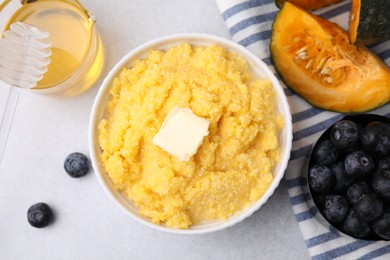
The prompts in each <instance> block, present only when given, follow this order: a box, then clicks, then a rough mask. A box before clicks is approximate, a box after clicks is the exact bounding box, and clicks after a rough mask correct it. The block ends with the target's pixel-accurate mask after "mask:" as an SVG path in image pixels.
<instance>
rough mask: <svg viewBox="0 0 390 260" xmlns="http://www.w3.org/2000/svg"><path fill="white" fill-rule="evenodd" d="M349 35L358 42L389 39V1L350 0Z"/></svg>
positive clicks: (365, 42)
mask: <svg viewBox="0 0 390 260" xmlns="http://www.w3.org/2000/svg"><path fill="white" fill-rule="evenodd" d="M349 36H350V38H351V42H352V43H360V44H372V43H377V42H381V41H384V40H387V39H390V1H389V0H352V8H351V13H350V22H349Z"/></svg>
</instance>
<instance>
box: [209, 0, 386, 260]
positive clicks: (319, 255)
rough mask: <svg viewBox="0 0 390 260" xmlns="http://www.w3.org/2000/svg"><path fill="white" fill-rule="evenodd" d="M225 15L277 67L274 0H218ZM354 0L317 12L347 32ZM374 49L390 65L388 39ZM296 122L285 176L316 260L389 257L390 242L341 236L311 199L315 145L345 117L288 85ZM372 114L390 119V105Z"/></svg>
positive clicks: (237, 36)
mask: <svg viewBox="0 0 390 260" xmlns="http://www.w3.org/2000/svg"><path fill="white" fill-rule="evenodd" d="M216 2H217V5H218V7H219V9H220V11H221V14H222V17H223V19H224V21H225V22H226V25H227V27H228V29H229V31H230V34H231V36H232V38H233V40H234V41H236V42H238V43H239V44H241V45H243V46H245V47H247V48H248V49H249V50H250V51H252V52H253V53H254V54H255V55H257V56H258V57H259V58H261V59H262V60H263V61H264V62H265V63H267V64H268V65H269V66H270V67H271V69H274V68H273V66H272V63H271V59H270V52H269V39H270V36H271V25H272V22H273V18H274V16H275V14H276V13H277V12H278V9H277V8H276V6H275V3H274V0H249V1H248V0H216ZM350 7H351V3H350V1H342V2H341V3H339V4H336V5H332V6H330V7H326V8H322V9H320V10H317V11H316V12H315V13H316V14H319V15H321V16H323V17H325V18H327V19H329V20H331V21H333V22H336V23H338V24H339V25H341V26H342V27H344V28H345V29H346V28H347V27H348V20H349V11H350ZM371 49H372V50H373V51H374V52H375V53H377V54H378V55H379V57H381V58H382V59H383V60H385V62H386V63H387V64H388V65H389V64H390V41H386V42H383V43H381V44H378V45H375V46H372V47H371ZM285 93H286V95H287V97H288V101H289V105H290V108H291V112H292V120H293V137H294V139H293V147H292V152H291V159H290V162H289V166H288V168H287V171H286V173H285V179H286V181H287V186H288V194H289V196H290V202H291V205H292V208H293V211H294V213H295V216H296V219H297V221H298V225H299V227H300V230H301V232H302V236H303V239H304V240H305V243H306V246H307V248H308V250H309V254H310V255H311V257H312V259H334V258H343V259H373V258H387V259H390V243H389V242H384V241H380V242H373V241H364V240H357V239H353V238H350V237H346V236H343V235H341V234H339V232H337V230H335V229H334V228H332V227H329V225H326V224H322V221H321V218H322V217H321V216H320V214H319V213H318V212H317V210H316V209H315V207H314V204H313V201H312V200H311V199H310V196H309V193H308V187H307V180H306V177H305V163H306V162H307V159H308V156H309V154H310V152H311V148H312V145H313V143H314V142H315V141H316V140H317V139H318V137H319V136H320V135H321V134H322V133H323V132H324V130H325V129H326V128H328V127H329V126H330V125H332V124H333V123H334V122H336V121H338V120H339V119H341V118H343V117H344V115H343V114H339V113H334V112H328V111H323V110H321V109H318V108H314V107H312V106H311V105H310V104H308V103H307V102H305V101H304V100H303V99H302V98H301V97H299V96H298V95H296V94H295V93H294V92H292V91H291V90H290V89H288V88H286V87H285ZM370 113H375V114H381V115H386V116H387V117H390V104H388V105H386V106H383V107H381V108H379V109H377V110H375V111H371V112H370Z"/></svg>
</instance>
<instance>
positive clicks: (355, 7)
mask: <svg viewBox="0 0 390 260" xmlns="http://www.w3.org/2000/svg"><path fill="white" fill-rule="evenodd" d="M359 21H360V1H352V4H351V13H350V18H349V37H350V39H351V43H355V42H356V38H357V29H358V26H359Z"/></svg>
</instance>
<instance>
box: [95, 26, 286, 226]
mask: <svg viewBox="0 0 390 260" xmlns="http://www.w3.org/2000/svg"><path fill="white" fill-rule="evenodd" d="M191 40H192V41H203V42H207V44H209V45H210V44H212V43H215V44H217V45H219V46H222V47H224V48H225V49H227V50H229V51H233V52H235V53H237V54H238V55H240V56H242V57H243V58H245V57H249V58H250V60H251V61H254V62H255V64H251V63H250V61H249V60H248V59H247V58H245V59H246V60H247V61H248V64H250V68H252V69H253V70H257V71H258V72H259V73H261V74H262V75H264V77H266V78H268V79H269V80H270V81H271V83H272V85H273V89H274V91H275V92H276V98H277V100H278V104H279V105H278V106H279V112H280V113H282V112H283V113H284V115H283V118H284V126H283V130H282V132H283V134H282V132H281V133H280V137H279V140H280V138H283V140H284V142H283V143H284V144H285V149H284V150H282V153H281V160H280V161H279V163H278V172H277V173H276V174H275V170H274V180H273V181H272V183H271V185H270V186H269V187H268V189H267V191H266V192H265V193H264V194H263V195H262V196H261V197H260V199H259V200H258V201H257V202H256V203H253V204H252V205H251V206H249V207H248V208H246V209H244V210H243V211H241V212H239V213H237V214H235V215H233V216H231V217H229V218H228V219H226V220H223V221H219V222H218V223H217V224H216V225H214V226H212V227H207V228H202V229H191V227H190V228H188V229H175V228H170V227H166V226H164V225H158V224H154V223H152V222H151V221H148V220H146V219H144V218H142V217H140V216H138V215H136V214H134V213H133V212H131V211H130V210H129V209H127V208H126V207H125V205H123V204H122V203H120V202H119V201H118V199H117V198H116V197H115V195H114V194H113V193H112V192H111V190H110V188H109V187H108V185H107V183H106V182H105V180H104V178H103V174H106V173H105V172H101V171H100V168H99V166H100V163H99V161H100V159H98V158H99V154H98V153H97V151H98V150H100V147H99V146H97V147H96V140H97V138H98V135H97V132H98V131H97V126H98V122H100V120H101V117H100V116H99V113H98V112H99V111H101V109H102V107H104V108H105V107H106V102H107V100H108V97H106V101H105V102H103V101H104V98H105V94H106V93H107V91H108V89H109V88H110V87H111V82H112V81H113V79H114V78H115V77H116V76H117V75H118V73H119V72H120V71H121V69H123V68H124V67H125V66H126V65H127V64H128V63H129V60H130V59H131V58H132V57H134V56H136V55H137V54H139V53H141V52H145V51H146V53H148V52H149V51H150V50H152V49H159V48H158V47H157V48H153V46H156V45H159V44H164V43H167V42H173V43H175V44H174V45H172V46H175V45H178V44H180V43H185V42H187V43H189V44H191V45H196V44H193V43H191V42H190V41H191ZM199 45H205V44H199ZM160 49H163V48H160ZM244 56H245V57H244ZM254 65H256V66H257V67H256V68H254ZM108 96H109V95H108ZM102 103H104V106H103V104H102ZM281 110H284V111H281ZM88 137H89V140H88V141H89V150H90V155H91V162H92V166H93V169H94V171H95V175H96V176H97V179H98V182H99V184H100V186H101V187H102V188H103V190H104V191H105V193H106V194H107V195H108V197H109V198H110V199H111V200H112V201H113V202H114V203H115V204H116V205H117V206H118V207H119V208H120V209H122V210H123V211H124V212H125V213H126V214H127V215H129V216H130V217H131V218H133V219H134V220H136V221H137V222H139V223H141V224H144V225H146V226H147V227H149V228H152V229H155V230H159V231H164V232H168V233H174V234H204V233H210V232H214V231H217V230H222V229H225V228H227V227H230V226H233V225H235V224H237V223H239V222H241V221H242V220H244V219H246V218H247V217H249V216H251V215H252V214H253V213H254V212H255V211H257V210H258V209H259V208H260V207H261V206H262V205H263V204H264V203H266V201H267V200H268V199H269V197H271V196H272V194H273V193H274V191H275V189H276V188H277V187H278V185H279V183H280V181H281V179H282V178H283V176H284V173H285V171H286V169H287V166H288V162H289V159H290V151H291V147H292V119H291V112H290V107H289V104H288V101H287V97H286V95H285V94H284V90H283V87H282V85H281V83H280V82H279V80H278V79H277V78H276V76H275V74H274V72H272V71H271V70H270V68H269V67H268V66H267V65H266V64H265V63H264V62H263V61H262V60H261V59H259V58H258V57H257V56H255V55H254V54H253V53H252V52H250V51H249V50H248V49H246V48H245V47H244V46H242V45H239V44H237V43H235V42H233V41H231V40H228V39H226V38H222V37H218V36H214V35H209V34H204V33H180V34H172V35H168V36H163V37H159V38H156V39H153V40H150V41H148V42H146V43H144V44H141V45H139V46H138V47H136V48H135V49H133V50H131V51H130V52H129V53H127V54H126V55H125V56H123V57H122V58H121V59H120V60H119V61H118V62H117V63H116V64H115V66H114V67H113V68H112V69H111V70H110V71H109V73H108V74H107V75H106V77H105V78H104V80H103V82H102V84H101V86H100V88H99V90H98V93H97V95H96V97H95V100H94V102H93V106H92V110H91V115H90V122H89V129H88Z"/></svg>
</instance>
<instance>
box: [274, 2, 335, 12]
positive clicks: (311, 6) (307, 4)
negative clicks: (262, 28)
mask: <svg viewBox="0 0 390 260" xmlns="http://www.w3.org/2000/svg"><path fill="white" fill-rule="evenodd" d="M286 1H288V2H290V3H293V4H296V5H298V6H301V7H303V8H306V9H310V10H316V9H318V8H321V7H324V6H328V5H331V4H334V3H337V2H340V1H342V0H276V5H277V6H278V7H279V8H281V7H282V6H283V4H284V3H285V2H286Z"/></svg>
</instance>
